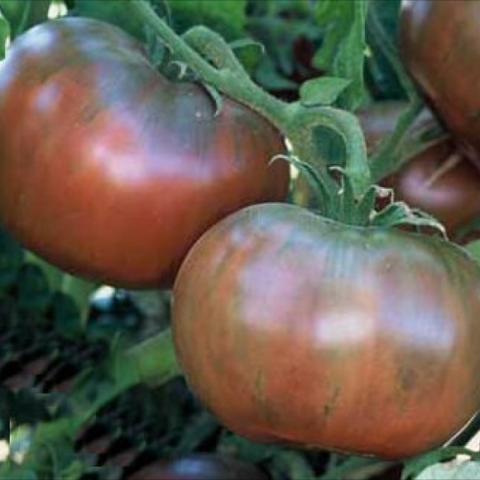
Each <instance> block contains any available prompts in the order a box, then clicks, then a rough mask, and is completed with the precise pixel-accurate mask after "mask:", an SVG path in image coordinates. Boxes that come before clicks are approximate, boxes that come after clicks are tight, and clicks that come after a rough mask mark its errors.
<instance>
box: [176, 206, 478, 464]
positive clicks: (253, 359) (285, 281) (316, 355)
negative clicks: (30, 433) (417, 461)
mask: <svg viewBox="0 0 480 480" xmlns="http://www.w3.org/2000/svg"><path fill="white" fill-rule="evenodd" d="M479 318H480V268H479V266H478V265H477V264H476V263H475V262H474V261H473V260H472V259H471V258H470V257H469V256H468V255H467V254H466V253H465V252H464V251H463V250H462V249H460V248H459V247H457V246H455V245H453V244H450V243H448V242H446V241H444V240H441V239H438V238H433V237H427V236H424V235H417V234H411V233H406V232H401V231H398V230H392V229H385V228H378V227H376V228H375V227H352V226H348V225H344V224H340V223H336V222H333V221H331V220H327V219H325V218H322V217H319V216H317V215H315V214H313V213H311V212H309V211H308V210H305V209H302V208H300V207H297V206H292V205H286V204H285V205H282V204H263V205H257V206H253V207H249V208H245V209H243V210H241V211H240V212H237V213H235V214H233V215H231V216H229V217H228V218H226V219H224V220H223V221H221V222H219V223H218V224H217V225H215V226H214V227H213V228H212V229H210V230H209V231H208V232H207V233H206V234H205V235H204V236H202V237H201V238H200V240H199V241H198V242H197V243H196V244H195V246H194V247H193V248H192V249H191V251H190V252H189V254H188V256H187V258H186V260H185V262H184V263H183V265H182V267H181V269H180V272H179V274H178V276H177V279H176V282H175V286H174V308H173V332H174V340H175V344H176V347H177V351H178V355H179V360H180V362H181V364H182V366H183V369H184V372H185V374H186V378H187V380H188V382H189V384H190V386H191V387H192V389H193V390H194V392H196V393H197V394H198V396H199V398H200V399H201V400H202V401H203V403H204V404H205V405H206V406H207V407H208V408H209V409H211V410H212V411H213V412H214V413H215V414H216V415H217V416H218V417H219V419H220V420H221V421H222V422H223V423H224V424H225V425H226V426H227V427H228V428H230V429H231V430H233V431H235V432H236V433H238V434H240V435H244V436H246V437H249V438H251V439H253V440H255V441H259V442H279V443H286V444H290V445H294V446H298V447H319V448H326V449H331V450H338V451H341V452H347V453H356V454H369V455H376V456H378V457H383V458H388V459H398V458H404V457H409V456H412V455H416V454H420V453H422V452H425V451H427V450H429V449H433V448H435V447H439V446H441V445H442V444H443V443H444V442H446V441H447V440H449V439H450V438H451V437H452V436H453V435H454V434H455V433H456V432H457V431H458V430H459V429H461V428H462V427H463V426H464V425H465V424H466V422H467V421H468V420H469V419H470V418H471V417H472V416H473V415H474V413H475V412H476V411H477V410H478V409H479V407H480V379H479V376H478V371H479V368H480V349H479V348H478V345H479V344H480V328H478V327H479Z"/></svg>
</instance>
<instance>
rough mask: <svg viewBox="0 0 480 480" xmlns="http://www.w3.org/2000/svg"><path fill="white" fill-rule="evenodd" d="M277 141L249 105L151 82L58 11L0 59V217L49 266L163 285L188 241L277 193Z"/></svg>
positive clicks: (96, 30) (134, 50)
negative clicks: (217, 108) (216, 100)
mask: <svg viewBox="0 0 480 480" xmlns="http://www.w3.org/2000/svg"><path fill="white" fill-rule="evenodd" d="M283 151H284V145H283V140H282V137H281V135H280V134H279V132H277V131H276V130H275V129H274V128H273V127H272V126H271V125H270V124H269V123H268V122H267V121H266V120H264V119H263V118H262V117H260V116H259V115H257V114H256V113H255V112H253V111H252V110H250V109H248V108H246V107H244V106H242V105H240V104H238V103H236V102H234V101H231V100H229V99H228V98H225V99H224V105H223V109H222V111H221V113H220V114H219V115H217V116H215V106H214V102H213V100H212V98H211V97H210V96H209V95H208V94H207V93H206V91H205V90H204V89H203V88H202V87H200V86H198V85H195V84H192V83H172V82H170V81H168V80H167V79H165V78H164V77H162V76H161V75H160V74H159V73H158V72H157V71H156V70H155V69H154V67H153V66H152V65H151V64H150V63H149V60H148V59H147V58H146V56H145V55H144V53H143V51H142V49H141V48H140V46H139V45H138V44H137V43H136V42H135V41H134V40H133V39H132V38H130V37H129V36H128V35H127V34H125V33H123V32H122V31H121V30H120V29H118V28H116V27H113V26H111V25H108V24H105V23H102V22H99V21H96V20H90V19H83V18H64V19H59V20H55V21H51V22H47V23H45V24H42V25H39V26H37V27H34V28H33V29H31V30H30V31H28V32H27V33H26V34H24V35H23V36H21V37H19V38H18V39H17V40H16V41H15V42H14V44H13V46H12V48H11V49H10V50H9V52H8V55H7V59H6V61H5V62H4V64H3V65H2V66H1V67H0V156H1V161H0V220H1V221H2V222H3V223H4V224H5V225H6V227H7V228H8V229H9V230H10V231H11V232H12V233H13V234H14V235H15V236H16V237H17V238H18V239H20V240H21V241H22V242H23V244H24V245H25V246H26V247H28V248H30V249H32V250H33V251H35V252H36V253H38V254H40V255H41V256H43V257H45V258H46V259H47V260H49V261H50V262H52V263H54V264H55V265H57V266H59V267H60V268H63V269H64V270H67V271H69V272H72V273H74V274H78V275H81V276H85V277H87V278H90V279H94V280H99V281H103V282H106V283H110V284H113V285H116V286H123V287H154V286H168V285H170V284H171V283H172V282H173V278H174V276H175V274H176V271H177V269H178V267H179V265H180V263H181V261H182V259H183V257H184V256H185V254H186V253H187V251H188V249H189V248H190V246H191V245H192V244H193V243H194V242H195V240H196V239H197V238H198V237H199V236H200V235H201V234H202V233H203V232H204V231H205V230H206V229H207V228H208V227H210V226H211V225H213V224H214V223H215V222H216V221H218V220H219V219H221V218H222V217H224V216H225V215H226V214H228V213H231V212H233V211H235V210H238V209H239V208H241V207H243V206H245V205H249V204H252V203H257V202H261V201H267V200H274V199H276V200H279V201H280V200H283V199H284V197H285V196H286V193H287V189H288V166H287V164H285V163H284V162H276V163H274V164H273V165H271V166H268V162H269V160H270V159H271V157H272V156H274V155H275V154H278V153H281V152H283Z"/></svg>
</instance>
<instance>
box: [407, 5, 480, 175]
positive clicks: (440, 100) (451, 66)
mask: <svg viewBox="0 0 480 480" xmlns="http://www.w3.org/2000/svg"><path fill="white" fill-rule="evenodd" d="M479 19H480V2H478V1H471V0H455V1H450V2H449V1H445V2H443V1H438V0H422V1H416V0H403V2H402V9H401V17H400V50H401V53H402V56H403V59H404V61H405V64H406V66H407V68H408V70H409V71H410V74H411V75H412V77H413V78H414V79H415V81H416V82H417V84H418V85H419V86H420V88H421V89H422V90H423V92H424V93H425V95H426V97H427V98H428V100H429V102H430V103H431V105H432V106H433V107H434V108H435V110H436V111H437V112H438V114H439V116H440V118H441V119H442V120H443V121H444V122H445V124H446V125H447V127H448V129H449V130H450V131H451V132H452V133H454V134H455V135H456V136H458V137H459V139H462V140H463V141H464V142H465V144H464V149H465V152H466V153H467V154H468V156H469V157H470V159H471V160H472V161H473V162H474V163H475V164H476V165H477V166H480V159H479V158H480V157H479V156H478V152H480V122H479V118H480V117H479V111H480V96H479V95H478V94H477V93H476V92H477V91H478V79H479V78H480V35H479V31H480V21H479ZM472 147H473V148H472Z"/></svg>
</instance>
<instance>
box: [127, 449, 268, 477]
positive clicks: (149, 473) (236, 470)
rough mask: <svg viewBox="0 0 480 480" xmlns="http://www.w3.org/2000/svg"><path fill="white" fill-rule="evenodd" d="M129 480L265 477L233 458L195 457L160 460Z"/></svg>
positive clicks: (218, 456) (199, 455) (209, 455)
mask: <svg viewBox="0 0 480 480" xmlns="http://www.w3.org/2000/svg"><path fill="white" fill-rule="evenodd" d="M126 478H127V480H145V479H148V478H151V479H155V480H246V479H249V480H250V479H252V480H266V476H265V475H263V474H262V473H261V472H260V471H259V470H257V469H256V468H255V467H254V466H253V465H249V464H247V463H244V462H240V461H239V460H235V459H234V458H228V457H224V456H223V457H222V456H220V455H215V454H192V455H189V456H187V457H184V458H180V459H178V460H171V461H158V462H154V463H152V464H150V465H147V466H146V467H144V468H142V469H141V470H138V471H137V472H134V473H133V474H132V475H129V476H127V477H126Z"/></svg>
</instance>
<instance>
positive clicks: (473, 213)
mask: <svg viewBox="0 0 480 480" xmlns="http://www.w3.org/2000/svg"><path fill="white" fill-rule="evenodd" d="M383 184H384V185H385V186H387V187H391V188H393V189H394V191H395V200H403V201H405V202H406V203H407V204H408V205H410V206H412V207H416V208H420V209H421V210H423V211H425V212H428V213H430V214H431V215H433V216H434V217H435V218H437V219H438V220H440V221H441V222H442V224H443V225H444V226H445V228H446V230H447V233H448V234H449V235H451V236H452V237H453V236H455V233H457V232H459V230H461V229H462V227H466V226H467V225H468V224H470V223H471V222H472V221H473V220H474V219H475V218H477V217H480V173H479V172H478V170H477V169H476V168H475V166H474V165H473V164H472V163H470V162H468V161H467V160H466V159H465V157H464V156H462V154H461V153H460V152H459V151H458V149H457V148H456V147H455V145H454V144H453V143H452V141H450V140H445V141H442V142H440V143H438V144H436V145H433V146H432V147H429V148H428V149H427V150H425V151H424V152H422V153H420V154H419V155H417V156H416V157H415V158H413V159H412V160H411V161H410V162H409V163H407V164H406V165H405V166H404V167H402V168H401V169H400V170H399V171H398V172H397V173H395V174H394V175H392V176H390V177H389V178H387V179H386V180H385V182H384V183H383Z"/></svg>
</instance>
